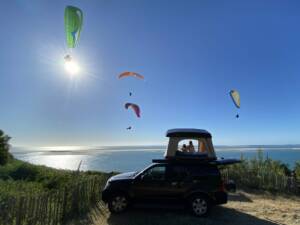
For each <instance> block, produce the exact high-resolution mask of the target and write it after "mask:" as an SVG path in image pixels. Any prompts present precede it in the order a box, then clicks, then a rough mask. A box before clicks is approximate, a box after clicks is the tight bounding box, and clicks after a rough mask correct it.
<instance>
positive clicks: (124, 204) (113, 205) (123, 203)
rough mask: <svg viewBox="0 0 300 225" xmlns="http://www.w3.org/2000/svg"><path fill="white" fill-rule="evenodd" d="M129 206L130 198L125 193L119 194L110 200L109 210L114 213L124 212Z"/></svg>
mask: <svg viewBox="0 0 300 225" xmlns="http://www.w3.org/2000/svg"><path fill="white" fill-rule="evenodd" d="M128 206H129V200H128V198H127V196H126V195H124V194H117V195H114V196H112V197H111V198H110V200H109V201H108V208H109V211H110V212H112V213H121V212H124V211H125V210H126V209H127V208H128Z"/></svg>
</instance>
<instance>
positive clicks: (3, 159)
mask: <svg viewBox="0 0 300 225" xmlns="http://www.w3.org/2000/svg"><path fill="white" fill-rule="evenodd" d="M9 140H10V137H9V136H7V135H6V134H4V132H3V131H2V130H0V165H5V164H6V163H8V161H9V160H10V159H11V158H12V156H11V155H10V154H9Z"/></svg>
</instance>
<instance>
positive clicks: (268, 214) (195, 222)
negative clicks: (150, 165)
mask: <svg viewBox="0 0 300 225" xmlns="http://www.w3.org/2000/svg"><path fill="white" fill-rule="evenodd" d="M71 224H72V225H83V224H84V225H88V224H92V225H172V224H174V225H199V224H201V225H217V224H218V225H222V224H224V225H229V224H232V225H275V224H286V225H300V198H296V197H293V198H291V197H282V196H281V197H274V196H271V195H257V194H249V193H245V192H237V193H236V194H231V195H230V201H229V202H228V204H226V205H224V206H217V207H215V208H213V209H212V212H211V214H210V215H209V216H208V217H207V218H196V217H194V216H192V215H190V214H189V213H188V212H186V211H183V210H170V209H169V210H166V209H136V208H133V209H130V210H128V211H127V212H125V213H122V214H119V215H111V214H110V213H109V212H108V211H107V209H106V207H105V206H104V205H103V204H99V206H98V207H97V209H95V210H93V211H92V212H91V213H90V214H89V216H88V217H87V218H85V219H82V220H81V221H76V222H72V223H71ZM71 224H70V225H71Z"/></svg>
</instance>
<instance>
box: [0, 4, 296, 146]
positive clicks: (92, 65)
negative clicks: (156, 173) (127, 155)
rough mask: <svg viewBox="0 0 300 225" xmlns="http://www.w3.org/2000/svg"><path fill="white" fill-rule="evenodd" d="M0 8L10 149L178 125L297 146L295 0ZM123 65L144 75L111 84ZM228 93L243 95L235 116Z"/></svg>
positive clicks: (151, 133) (120, 137)
mask: <svg viewBox="0 0 300 225" xmlns="http://www.w3.org/2000/svg"><path fill="white" fill-rule="evenodd" d="M66 5H74V6H78V7H80V8H81V9H82V10H83V13H84V26H83V30H82V33H81V39H80V42H79V44H78V46H77V48H76V49H75V50H74V51H73V55H74V57H75V58H76V59H77V60H78V61H79V62H80V64H81V66H82V67H83V68H82V72H81V74H80V76H79V77H77V78H76V79H71V78H70V76H69V75H68V74H67V73H66V71H65V70H64V69H63V66H62V64H63V57H64V55H65V54H66V53H67V47H66V42H65V34H64V21H63V14H64V8H65V6H66ZM1 8H2V12H1V14H0V25H1V35H0V101H1V103H2V104H1V111H0V112H1V114H0V127H1V129H3V130H4V131H6V132H7V133H8V134H9V135H10V136H12V137H13V139H12V144H13V145H18V146H31V145H35V146H52V145H123V144H137V145H138V144H161V143H163V144H164V143H166V141H167V139H166V138H165V137H164V135H165V131H166V130H167V129H169V128H175V127H194V128H204V129H207V130H209V131H211V132H212V134H213V138H214V142H215V143H216V144H227V145H235V144H236V145H238V144H296V143H300V141H299V137H300V126H299V124H300V116H299V112H300V101H299V97H300V92H299V90H300V63H299V61H300V44H299V43H300V29H299V23H300V14H299V9H300V3H299V1H276V0H272V1H271V0H269V1H267V0H266V1H262V0H252V1H240V0H239V1H211V0H207V1H204V0H202V1H198V0H195V1H192V0H190V1H183V0H182V1H175V0H173V1H166V0H152V1H146V0H118V1H117V0H101V1H30V3H28V2H27V1H26V2H25V1H21V0H19V1H3V2H1ZM123 71H136V72H139V73H141V74H143V75H144V76H145V81H140V80H137V79H123V80H118V79H117V76H118V74H119V73H121V72H123ZM230 89H237V90H239V92H240V95H241V109H240V110H239V113H240V118H239V119H236V118H235V114H236V113H237V110H236V108H235V107H234V105H233V104H232V102H231V99H230V97H229V95H228V92H229V91H230ZM129 91H132V92H133V96H132V97H129V95H128V92H129ZM127 101H129V102H134V103H137V104H139V105H140V107H141V110H142V118H140V119H138V118H136V117H135V116H134V114H133V113H132V112H130V111H126V110H125V109H124V103H125V102H127ZM129 125H131V126H133V128H134V129H133V130H132V131H127V130H126V127H128V126H129Z"/></svg>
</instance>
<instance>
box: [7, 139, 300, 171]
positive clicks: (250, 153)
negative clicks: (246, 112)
mask: <svg viewBox="0 0 300 225" xmlns="http://www.w3.org/2000/svg"><path fill="white" fill-rule="evenodd" d="M166 147H167V146H166V145H152V146H150V145H146V146H145V145H138V146H137V145H134V146H128V145H127V146H52V147H35V148H32V147H21V148H20V147H19V148H16V147H13V148H12V151H11V152H12V154H13V155H14V156H15V158H17V159H20V160H23V161H26V162H30V163H33V164H38V165H45V166H49V167H53V168H57V169H70V170H76V169H77V168H78V165H79V164H80V162H82V165H81V169H82V170H96V171H105V172H111V171H118V172H127V171H136V170H140V169H142V168H144V167H145V166H147V165H149V164H150V163H152V159H159V158H163V155H164V152H165V150H166ZM259 149H260V150H262V152H263V155H264V157H265V158H266V157H268V158H271V159H273V160H280V161H281V162H282V163H284V164H287V165H288V166H289V167H290V168H293V167H294V165H295V163H296V161H298V160H300V145H235V146H224V145H216V146H215V151H216V155H217V157H219V158H238V159H239V158H241V156H242V155H243V158H248V159H252V158H255V157H257V150H259Z"/></svg>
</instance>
